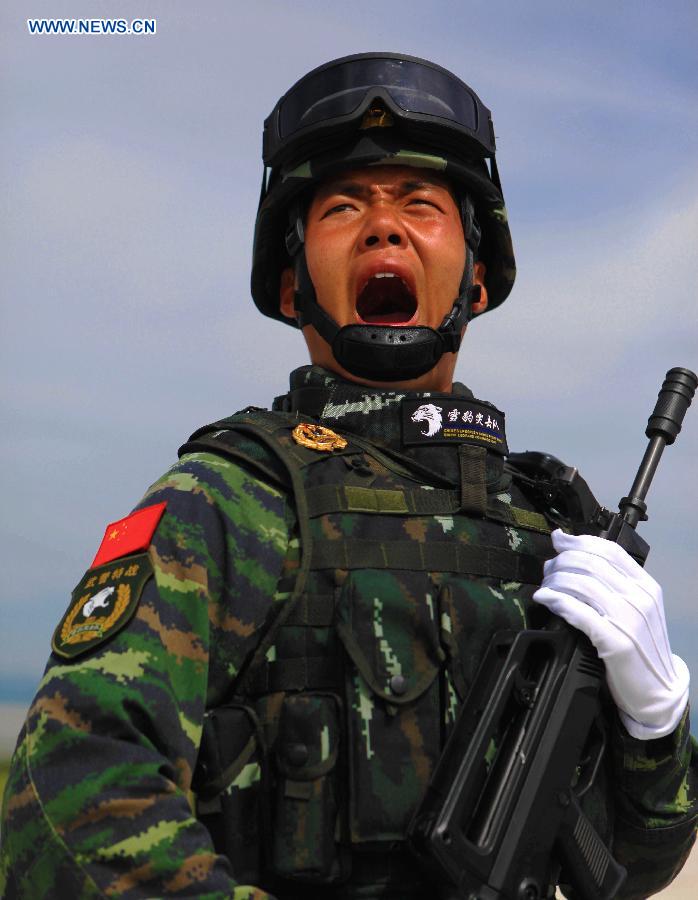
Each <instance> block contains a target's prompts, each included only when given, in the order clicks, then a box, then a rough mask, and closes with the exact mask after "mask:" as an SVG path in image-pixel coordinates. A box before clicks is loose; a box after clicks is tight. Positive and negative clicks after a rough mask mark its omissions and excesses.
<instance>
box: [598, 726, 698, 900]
mask: <svg viewBox="0 0 698 900" xmlns="http://www.w3.org/2000/svg"><path fill="white" fill-rule="evenodd" d="M613 751H614V757H615V758H614V763H615V765H614V775H615V779H616V783H615V792H616V804H617V806H616V823H615V834H614V851H613V853H614V856H615V858H616V859H617V860H618V862H620V863H621V864H622V865H624V866H625V867H626V868H627V870H628V878H627V881H626V883H625V884H624V886H623V888H622V889H621V892H620V894H619V895H618V896H619V897H622V898H624V900H640V898H644V897H649V896H651V895H652V894H655V893H657V891H659V890H661V889H662V888H663V887H665V886H666V885H667V884H669V882H670V881H672V880H673V878H674V877H675V876H676V875H677V874H678V873H679V871H680V870H681V868H682V866H683V864H684V863H685V861H686V858H687V857H688V854H689V852H690V850H691V847H692V846H693V842H694V840H695V832H696V822H697V820H698V743H696V741H695V738H692V737H691V734H690V731H689V714H688V710H686V713H685V715H684V717H683V719H682V721H681V723H680V724H679V727H678V728H677V729H676V731H674V732H673V733H672V734H670V735H667V736H666V737H665V738H659V739H658V740H654V741H640V740H637V739H636V738H633V737H631V736H630V735H629V734H628V733H627V731H626V730H625V729H624V728H623V726H622V724H621V723H620V720H619V719H618V717H616V722H615V733H614V736H613Z"/></svg>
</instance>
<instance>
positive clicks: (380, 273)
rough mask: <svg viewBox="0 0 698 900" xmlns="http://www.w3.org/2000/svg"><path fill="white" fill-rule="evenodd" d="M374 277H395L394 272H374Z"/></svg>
mask: <svg viewBox="0 0 698 900" xmlns="http://www.w3.org/2000/svg"><path fill="white" fill-rule="evenodd" d="M373 277H374V278H397V277H398V276H397V275H396V274H395V272H376V274H375V275H374V276H373Z"/></svg>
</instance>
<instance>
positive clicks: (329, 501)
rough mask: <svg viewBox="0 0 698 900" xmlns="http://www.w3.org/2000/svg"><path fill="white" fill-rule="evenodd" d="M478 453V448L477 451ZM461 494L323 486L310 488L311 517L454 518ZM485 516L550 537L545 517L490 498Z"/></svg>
mask: <svg viewBox="0 0 698 900" xmlns="http://www.w3.org/2000/svg"><path fill="white" fill-rule="evenodd" d="M476 449H477V448H476ZM461 497H462V495H461V493H460V492H459V491H455V490H453V491H449V490H444V489H442V488H433V489H429V490H427V489H425V488H421V487H420V488H413V489H411V490H410V489H408V488H406V489H404V490H385V489H373V488H367V487H361V486H359V485H349V484H345V485H334V484H322V485H318V486H316V487H310V488H306V500H307V503H308V513H309V515H310V517H311V519H312V518H315V517H316V516H324V515H327V514H329V513H343V512H350V513H351V512H355V513H361V512H363V513H381V514H382V515H387V516H390V515H395V516H400V515H403V516H404V515H413V516H452V515H455V514H456V513H459V512H463V511H464V510H463V508H462V505H461V503H462V499H461ZM484 516H486V517H487V518H489V519H493V520H494V521H496V522H503V523H504V524H505V525H513V526H514V527H517V526H518V527H521V528H529V529H530V530H532V531H538V532H540V533H541V534H550V526H549V525H548V522H547V520H546V518H545V516H544V515H542V514H541V513H537V512H532V511H531V510H528V509H520V508H519V507H516V506H508V505H507V504H506V503H502V502H500V501H498V500H497V499H496V498H492V497H488V505H487V507H486V508H485V511H484Z"/></svg>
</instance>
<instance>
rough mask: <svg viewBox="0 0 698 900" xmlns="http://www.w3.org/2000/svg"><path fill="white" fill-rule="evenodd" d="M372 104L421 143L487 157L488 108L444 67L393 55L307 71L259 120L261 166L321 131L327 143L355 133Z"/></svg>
mask: <svg viewBox="0 0 698 900" xmlns="http://www.w3.org/2000/svg"><path fill="white" fill-rule="evenodd" d="M374 100H379V101H380V102H381V103H382V104H383V105H384V106H385V107H386V108H387V109H388V110H389V111H390V112H391V113H392V114H393V115H394V116H395V117H396V118H397V119H398V120H399V123H400V127H401V129H402V130H404V131H406V132H410V131H414V132H415V133H417V134H419V135H421V136H422V137H423V139H424V138H426V139H427V140H428V139H429V138H433V139H436V140H438V138H439V136H441V137H442V138H445V139H446V140H447V141H449V139H450V142H451V143H453V142H456V143H460V145H461V147H463V144H465V145H466V147H467V152H469V153H470V154H475V155H477V156H479V157H481V158H482V157H493V156H494V153H495V142H494V130H493V127H492V119H491V115H490V111H489V110H488V109H487V107H486V106H485V105H484V104H483V103H482V102H481V101H480V99H479V97H478V96H477V94H476V93H475V92H474V91H473V90H471V89H470V88H469V87H468V85H467V84H465V83H464V82H462V81H461V80H460V78H457V77H456V76H455V75H453V74H452V73H451V72H449V71H448V70H447V69H443V68H441V66H437V65H436V64H435V63H431V62H429V61H428V60H424V59H419V58H417V57H415V56H403V55H402V54H397V53H361V54H357V55H355V56H345V57H342V58H341V59H336V60H333V61H332V62H329V63H325V65H323V66H320V67H319V68H317V69H313V71H312V72H309V73H308V74H307V75H305V76H304V77H303V78H301V79H300V81H298V82H296V84H294V86H293V87H292V88H291V89H290V90H289V91H288V92H287V93H286V94H284V96H283V97H282V98H281V99H280V100H279V102H278V103H277V104H276V106H275V107H274V110H273V111H272V113H271V115H270V116H269V118H268V119H267V120H266V121H265V123H264V150H263V157H264V164H265V166H268V167H270V168H275V167H276V166H279V165H283V164H284V163H286V162H288V160H289V158H291V157H293V158H297V156H298V154H299V153H300V151H301V150H302V149H303V148H304V147H305V146H306V145H308V146H311V145H312V143H313V139H315V140H317V139H318V138H319V137H320V135H321V134H323V135H325V137H327V138H330V137H331V136H332V135H333V134H337V135H340V136H341V135H342V134H343V133H344V132H345V131H351V130H352V127H353V128H354V129H355V127H356V123H357V122H358V121H359V120H360V119H361V118H362V117H363V115H364V114H365V113H366V111H367V110H368V109H369V107H370V106H371V105H372V103H373V101H374Z"/></svg>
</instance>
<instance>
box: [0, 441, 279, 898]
mask: <svg viewBox="0 0 698 900" xmlns="http://www.w3.org/2000/svg"><path fill="white" fill-rule="evenodd" d="M160 501H167V508H166V512H165V514H164V516H163V518H162V519H161V521H160V524H159V525H158V527H157V530H156V531H155V534H154V536H153V539H152V542H151V546H150V549H149V551H148V552H149V556H150V559H151V561H152V564H153V568H154V578H151V579H150V580H149V581H148V582H147V584H146V585H145V587H144V588H143V593H142V596H141V599H140V602H139V605H138V607H137V609H136V612H135V614H134V616H133V618H132V619H131V620H130V622H129V623H128V624H127V625H126V626H125V627H124V628H123V629H122V630H121V631H119V632H118V634H116V635H114V636H113V637H112V638H111V639H110V640H108V641H106V642H104V643H103V644H101V645H100V646H98V647H97V648H95V649H93V650H91V651H90V652H88V653H85V654H83V655H81V656H78V657H76V658H75V659H72V660H64V659H58V658H57V657H56V656H55V655H53V656H52V657H51V659H50V660H49V664H48V666H47V669H46V672H45V674H44V677H43V679H42V681H41V684H40V685H39V690H38V693H37V695H36V697H35V699H34V702H33V704H32V706H31V708H30V710H29V713H28V715H27V720H26V723H25V726H24V728H23V730H22V732H21V734H20V738H19V742H18V745H17V748H16V751H15V755H14V758H13V762H12V767H11V772H10V777H9V780H8V785H7V790H6V793H5V798H4V807H3V848H2V862H1V863H0V895H1V896H3V897H5V898H14V897H42V898H59V897H60V898H64V897H71V898H75V900H83V898H93V897H104V896H107V897H123V898H144V897H165V896H167V897H170V896H172V897H177V896H182V897H183V896H186V897H193V896H196V897H198V898H209V900H222V898H231V897H233V898H235V900H253V898H254V900H262V898H268V897H269V896H270V895H268V894H266V893H264V892H263V891H261V890H259V889H256V888H253V887H243V886H236V881H235V873H234V872H232V871H231V869H230V865H229V863H228V861H227V860H226V859H225V858H223V857H221V856H217V855H216V854H215V853H214V851H213V847H212V843H211V840H210V837H209V834H208V832H207V831H206V829H205V828H204V827H203V825H201V824H200V823H199V822H197V820H196V819H195V818H194V817H193V815H192V811H191V808H190V805H189V800H188V790H189V787H190V784H191V777H192V770H193V766H194V763H195V760H196V756H197V751H198V747H199V742H200V737H201V731H202V717H203V713H204V708H205V705H206V703H207V702H209V703H210V702H214V703H215V702H216V699H217V697H216V694H218V693H220V692H222V691H223V690H224V689H225V686H226V684H229V683H230V679H231V678H232V676H234V674H235V672H236V671H237V670H238V669H239V667H240V666H241V664H242V663H243V661H244V660H245V658H246V657H247V656H248V654H249V653H250V652H251V651H252V650H253V649H254V647H255V646H256V643H257V641H258V639H259V636H260V630H261V629H262V627H263V625H264V622H265V620H266V619H267V616H268V614H269V610H270V608H271V606H272V604H273V599H274V592H275V590H276V584H277V580H278V577H279V574H280V572H281V569H282V565H283V562H284V559H285V554H286V550H287V546H288V541H289V538H288V526H287V517H288V516H289V512H288V509H287V504H286V500H285V498H284V496H283V495H282V494H281V493H279V492H278V491H277V490H275V489H273V488H271V487H269V486H267V485H265V484H264V483H263V482H260V481H258V480H257V479H255V478H254V477H252V475H250V474H249V473H247V472H245V471H244V470H243V469H242V468H240V467H238V466H236V465H233V464H231V463H229V462H226V461H223V460H222V459H220V458H218V457H216V456H213V455H209V454H203V453H201V454H190V455H188V456H185V457H183V458H182V460H181V461H180V462H179V463H178V464H176V465H175V466H174V467H173V468H172V469H171V470H170V471H169V472H168V473H167V474H166V475H165V476H164V477H163V478H162V479H161V480H160V481H158V482H157V483H156V484H154V485H153V486H152V487H151V488H150V489H149V491H148V492H147V494H146V496H145V498H144V499H143V501H142V502H141V504H139V506H141V507H144V506H149V505H151V504H153V503H157V502H160ZM222 638H224V641H223V640H222Z"/></svg>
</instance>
